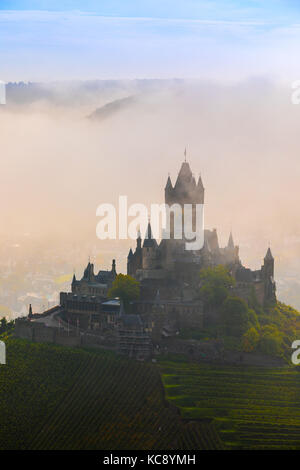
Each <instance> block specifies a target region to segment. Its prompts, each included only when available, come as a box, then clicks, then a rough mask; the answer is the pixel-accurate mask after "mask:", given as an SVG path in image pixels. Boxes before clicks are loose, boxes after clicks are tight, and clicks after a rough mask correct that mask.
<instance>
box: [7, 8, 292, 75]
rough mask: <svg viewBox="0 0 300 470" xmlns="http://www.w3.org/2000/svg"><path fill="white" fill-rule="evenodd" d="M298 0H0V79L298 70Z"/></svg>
mask: <svg viewBox="0 0 300 470" xmlns="http://www.w3.org/2000/svg"><path fill="white" fill-rule="evenodd" d="M299 44H300V5H299V1H297V0H259V1H258V0H252V1H250V0H248V1H229V0H220V1H207V0H205V1H201V0H180V1H179V0H164V1H161V0H151V1H149V0H148V1H146V0H135V1H133V0H109V1H96V0H85V1H83V0H81V1H79V0H70V1H58V0H51V1H50V0H48V1H34V0H16V1H9V0H2V1H1V2H0V78H1V79H2V80H5V81H10V80H16V81H17V80H54V79H94V78H100V79H101V78H136V77H137V78H146V77H151V78H153V77H159V78H170V77H179V78H181V77H182V78H208V79H211V78H213V79H217V80H219V81H227V80H239V79H243V78H245V77H249V76H259V75H264V76H267V77H272V78H277V79H284V80H288V81H293V80H296V79H298V78H299V76H300V61H299Z"/></svg>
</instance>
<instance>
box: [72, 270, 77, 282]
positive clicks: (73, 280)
mask: <svg viewBox="0 0 300 470" xmlns="http://www.w3.org/2000/svg"><path fill="white" fill-rule="evenodd" d="M75 282H76V276H75V273H74V274H73V279H72V284H75Z"/></svg>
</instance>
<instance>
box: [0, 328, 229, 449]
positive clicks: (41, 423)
mask: <svg viewBox="0 0 300 470" xmlns="http://www.w3.org/2000/svg"><path fill="white" fill-rule="evenodd" d="M5 342H6V345H7V365H6V366H1V374H0V415H1V427H0V449H110V450H115V449H149V450H150V449H194V448H198V449H215V448H221V447H222V444H221V442H220V440H219V438H218V436H217V434H216V432H215V429H214V425H207V424H200V423H185V422H184V421H182V419H181V418H180V416H179V415H178V412H177V410H176V409H174V407H172V406H170V405H168V403H167V402H165V400H164V393H163V387H162V384H161V379H160V375H159V372H158V368H157V366H155V365H153V364H144V363H143V364H141V363H137V362H135V361H130V360H127V359H125V358H121V357H118V356H115V355H114V354H112V353H107V352H103V351H97V352H94V351H86V350H82V349H69V348H64V347H58V346H54V345H46V344H38V343H29V342H28V341H25V340H19V339H14V338H12V337H9V338H6V339H5Z"/></svg>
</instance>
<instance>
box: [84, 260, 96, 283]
mask: <svg viewBox="0 0 300 470" xmlns="http://www.w3.org/2000/svg"><path fill="white" fill-rule="evenodd" d="M94 278H95V274H94V265H93V264H91V263H90V262H88V265H87V267H86V268H85V270H84V273H83V279H85V280H86V281H93V280H94Z"/></svg>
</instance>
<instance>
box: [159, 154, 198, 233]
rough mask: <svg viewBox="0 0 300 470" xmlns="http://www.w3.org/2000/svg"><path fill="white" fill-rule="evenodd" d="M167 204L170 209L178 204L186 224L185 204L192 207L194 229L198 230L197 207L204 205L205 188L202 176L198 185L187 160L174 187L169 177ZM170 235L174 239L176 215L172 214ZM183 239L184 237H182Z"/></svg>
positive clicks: (166, 190)
mask: <svg viewBox="0 0 300 470" xmlns="http://www.w3.org/2000/svg"><path fill="white" fill-rule="evenodd" d="M165 204H166V205H168V206H169V207H170V206H172V205H173V204H177V205H179V206H180V207H181V211H182V212H181V217H182V223H183V224H184V204H190V205H192V217H193V221H192V229H193V231H195V229H196V205H197V204H204V186H203V183H202V179H201V176H200V177H199V180H198V183H196V180H195V178H194V176H193V173H192V171H191V168H190V165H189V163H188V162H187V161H186V160H185V161H184V162H183V163H182V165H181V168H180V171H179V173H178V177H177V180H176V183H175V185H174V187H173V186H172V182H171V178H170V176H169V177H168V180H167V184H166V187H165ZM170 234H171V238H174V213H173V212H171V214H170ZM180 238H183V237H180Z"/></svg>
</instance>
